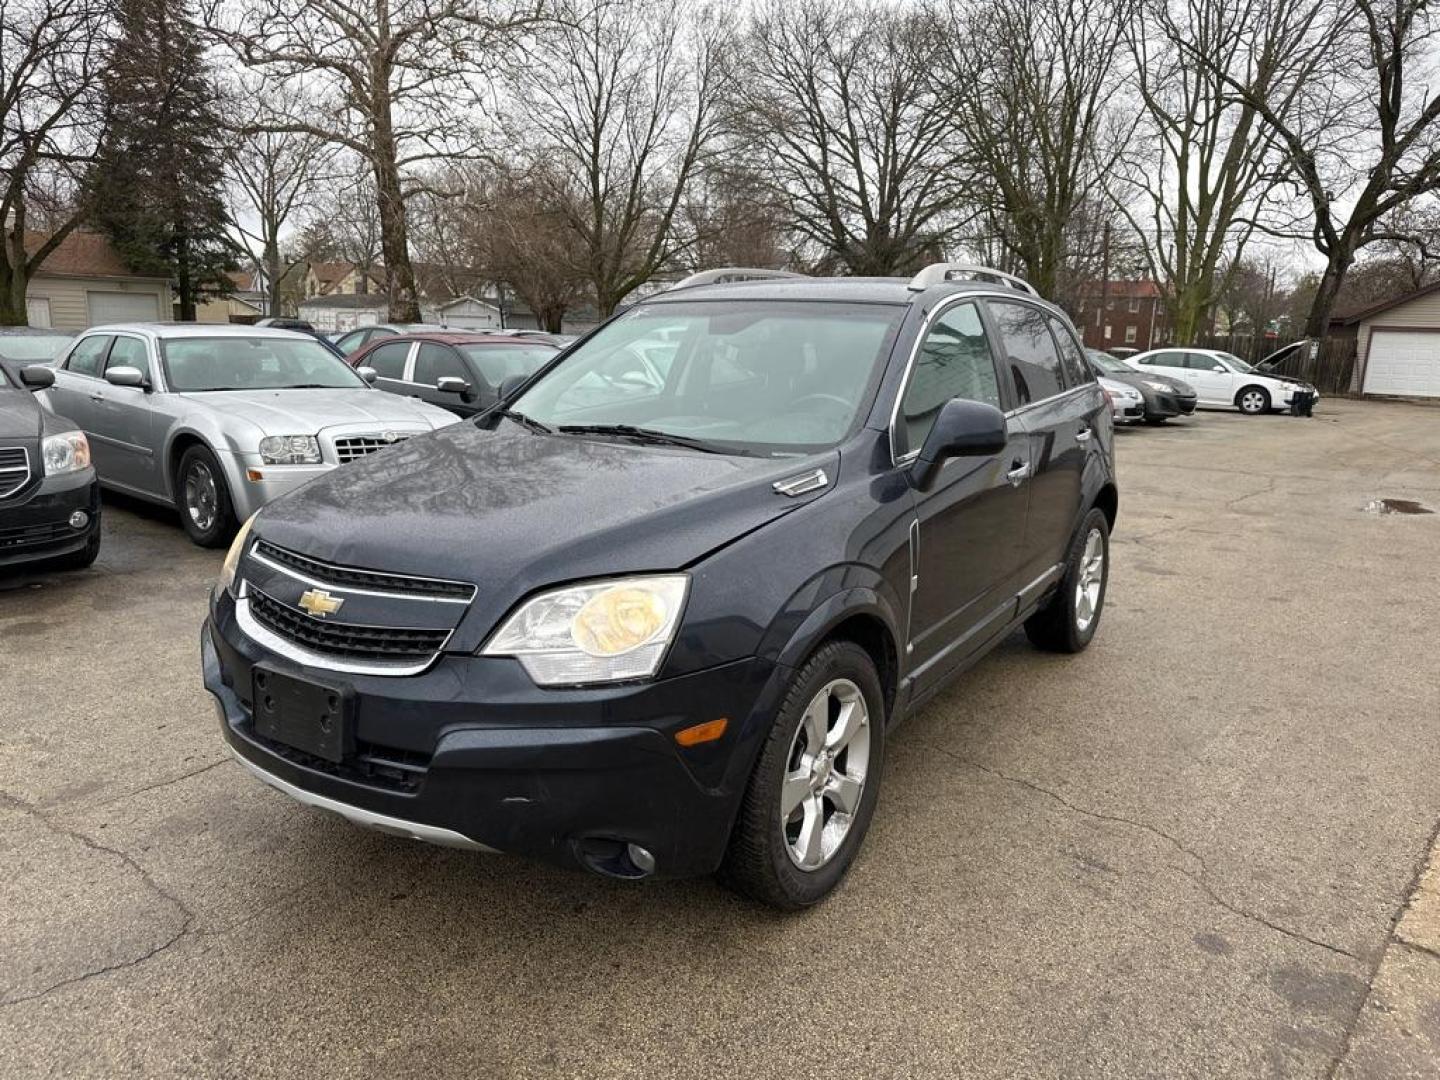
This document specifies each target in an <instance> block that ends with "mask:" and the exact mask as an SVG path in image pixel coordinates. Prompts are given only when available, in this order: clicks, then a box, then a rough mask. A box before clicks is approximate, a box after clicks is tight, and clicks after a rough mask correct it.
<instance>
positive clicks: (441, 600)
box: [245, 538, 475, 605]
mask: <svg viewBox="0 0 1440 1080" xmlns="http://www.w3.org/2000/svg"><path fill="white" fill-rule="evenodd" d="M258 544H259V540H258V538H257V539H256V541H255V542H254V543H252V544H251V545H250V547H249V549H248V550H247V551H246V552H245V557H246V558H247V559H254V560H255V561H256V562H258V563H264V564H265V565H266V566H268V567H270V569H271V570H276V571H279V572H280V573H282V574H284V575H285V576H287V577H292V578H294V579H295V580H296V581H298V582H301V583H302V584H305V585H312V586H314V587H316V588H320V589H334V590H336V591H338V592H343V593H352V594H354V595H356V596H378V597H381V598H383V599H385V600H422V601H425V602H426V603H434V604H461V605H464V604H469V603H470V602H471V601H473V600H474V599H475V586H474V585H471V586H470V598H469V599H468V600H461V599H460V598H459V597H458V596H427V595H425V594H424V593H410V592H400V591H399V590H394V591H391V592H380V591H378V590H375V589H357V588H354V587H352V586H350V585H344V584H341V583H340V582H338V581H325V580H323V579H320V578H313V577H308V576H306V575H305V574H302V573H300V571H298V570H296V569H294V568H293V567H290V566H285V565H283V564H281V563H277V562H275V561H274V560H273V559H267V558H266V557H265V556H264V555H262V554H260V552H259V551H258V550H257V545H258ZM304 557H305V558H307V559H310V556H308V555H306V556H304ZM310 561H311V562H319V561H320V560H318V559H310ZM321 565H330V564H328V563H322V564H321ZM336 569H341V567H336ZM355 569H356V570H357V571H358V570H359V568H358V567H356V568H355ZM359 572H360V573H366V574H370V573H373V574H375V575H376V576H380V577H384V576H389V575H386V574H383V573H382V572H381V571H378V570H376V571H372V570H363V571H359ZM410 576H413V577H415V579H416V580H418V581H438V582H443V583H444V584H446V585H465V584H468V583H467V582H464V581H450V580H448V579H446V578H422V577H420V576H419V575H418V574H417V575H410Z"/></svg>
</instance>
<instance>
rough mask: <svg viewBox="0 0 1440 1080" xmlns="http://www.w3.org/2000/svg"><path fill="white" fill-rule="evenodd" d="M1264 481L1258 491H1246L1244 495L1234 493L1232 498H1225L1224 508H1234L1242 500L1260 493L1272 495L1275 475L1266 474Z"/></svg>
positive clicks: (1255, 496)
mask: <svg viewBox="0 0 1440 1080" xmlns="http://www.w3.org/2000/svg"><path fill="white" fill-rule="evenodd" d="M1265 481H1266V483H1265V486H1264V487H1263V488H1261V489H1260V490H1259V491H1251V492H1247V493H1246V494H1244V495H1236V496H1235V497H1234V498H1233V499H1226V500H1225V509H1226V510H1234V509H1235V508H1236V507H1237V506H1239V505H1240V504H1241V503H1242V502H1244V501H1245V500H1246V499H1257V498H1259V497H1260V496H1261V495H1273V494H1275V477H1273V476H1267V477H1266V478H1265Z"/></svg>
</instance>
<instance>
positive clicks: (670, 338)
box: [514, 300, 904, 454]
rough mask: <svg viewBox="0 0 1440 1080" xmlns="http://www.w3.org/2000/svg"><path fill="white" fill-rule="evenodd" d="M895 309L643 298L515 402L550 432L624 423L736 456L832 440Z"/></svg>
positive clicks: (877, 362) (885, 347) (858, 401)
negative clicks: (645, 300)
mask: <svg viewBox="0 0 1440 1080" xmlns="http://www.w3.org/2000/svg"><path fill="white" fill-rule="evenodd" d="M903 314H904V309H903V308H900V307H898V306H891V305H881V304H852V303H826V302H818V301H809V302H807V301H778V300H776V301H758V302H757V301H753V300H750V301H745V302H743V303H740V302H736V301H727V300H695V301H690V302H688V303H687V302H683V301H673V302H660V303H654V304H649V305H642V306H640V307H638V308H636V309H634V310H633V311H631V312H629V313H628V314H626V315H624V316H622V317H621V318H619V319H617V320H615V321H614V322H612V323H610V324H609V325H607V326H605V327H604V328H603V329H601V330H600V331H599V332H598V333H596V334H594V335H593V336H592V337H590V338H589V339H588V340H587V341H585V342H584V343H583V344H581V345H579V346H577V347H576V348H575V349H574V351H572V352H571V353H570V354H569V355H568V356H567V357H565V359H564V360H562V361H561V362H560V363H559V364H558V365H557V366H556V367H554V368H552V369H551V370H550V371H549V372H547V373H546V374H545V375H543V376H541V378H540V380H539V381H538V382H536V384H535V385H534V386H532V387H531V388H530V389H529V390H527V391H526V392H525V393H524V395H522V396H521V397H520V398H519V399H518V400H517V401H516V402H515V403H514V408H515V410H516V411H518V412H521V413H524V414H525V415H527V416H529V417H530V418H532V419H535V420H538V421H540V422H541V423H543V424H546V425H548V426H549V427H552V428H560V427H563V426H567V425H616V424H620V425H627V426H631V427H639V428H645V429H648V430H650V431H660V432H664V433H666V434H668V435H675V436H680V437H682V438H688V439H692V440H702V441H704V442H705V443H707V444H711V445H713V446H714V447H716V448H719V449H723V450H726V451H730V452H735V453H752V454H787V453H789V454H793V453H805V452H812V451H816V450H822V449H827V448H829V447H831V446H834V445H835V444H836V443H838V442H839V441H840V440H841V439H843V438H845V436H846V435H847V434H848V433H849V431H850V430H851V428H852V427H853V426H854V425H855V423H856V421H857V418H858V416H859V414H860V411H861V409H863V408H864V407H865V406H867V405H868V404H869V402H870V400H871V398H872V397H873V396H874V391H875V385H876V383H877V381H878V379H879V375H880V370H881V368H882V366H883V363H884V360H885V358H886V356H887V355H888V354H889V351H890V346H891V344H892V342H893V341H894V337H895V332H896V330H897V328H898V326H899V324H900V319H901V316H902V315H903Z"/></svg>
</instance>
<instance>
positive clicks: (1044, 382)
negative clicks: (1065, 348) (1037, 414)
mask: <svg viewBox="0 0 1440 1080" xmlns="http://www.w3.org/2000/svg"><path fill="white" fill-rule="evenodd" d="M989 306H990V311H991V313H992V314H993V315H994V316H995V322H996V323H997V324H998V325H999V328H1000V352H1001V355H1003V356H1004V358H1005V364H1006V366H1007V367H1009V369H1010V377H1011V378H1012V379H1013V380H1014V381H1015V400H1016V401H1017V402H1018V403H1019V404H1021V405H1026V404H1028V403H1030V402H1032V401H1043V400H1044V399H1045V398H1048V397H1054V396H1055V395H1056V394H1058V393H1060V390H1061V387H1062V386H1063V385H1064V383H1063V380H1062V378H1061V375H1060V354H1059V353H1057V352H1056V351H1055V342H1054V340H1053V339H1052V338H1051V337H1050V331H1049V330H1048V329H1046V327H1045V313H1044V312H1043V311H1041V310H1040V309H1039V308H1036V307H1031V306H1030V305H1029V304H1013V303H1010V302H1008V301H1004V300H991V301H989Z"/></svg>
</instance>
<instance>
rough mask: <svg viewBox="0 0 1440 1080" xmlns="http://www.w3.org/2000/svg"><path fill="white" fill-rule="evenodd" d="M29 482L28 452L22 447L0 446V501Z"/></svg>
mask: <svg viewBox="0 0 1440 1080" xmlns="http://www.w3.org/2000/svg"><path fill="white" fill-rule="evenodd" d="M29 482H30V452H29V451H28V450H26V449H25V448H24V447H23V446H0V499H5V498H8V497H9V496H11V495H14V494H15V493H16V492H17V491H19V490H20V489H21V488H23V487H24V486H25V485H26V484H28V483H29Z"/></svg>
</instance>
